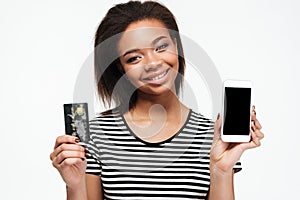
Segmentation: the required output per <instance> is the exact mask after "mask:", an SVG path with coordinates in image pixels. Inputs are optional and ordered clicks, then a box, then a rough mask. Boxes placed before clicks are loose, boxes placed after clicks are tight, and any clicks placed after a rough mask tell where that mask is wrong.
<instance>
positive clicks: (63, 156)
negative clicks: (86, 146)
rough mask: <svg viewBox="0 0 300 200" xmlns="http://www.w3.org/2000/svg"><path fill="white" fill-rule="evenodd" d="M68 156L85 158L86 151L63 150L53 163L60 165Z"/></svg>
mask: <svg viewBox="0 0 300 200" xmlns="http://www.w3.org/2000/svg"><path fill="white" fill-rule="evenodd" d="M68 158H79V159H82V158H83V159H85V158H86V156H85V152H82V151H63V152H61V153H60V154H58V155H57V156H56V157H54V159H53V163H55V164H58V165H60V164H61V163H62V162H63V161H64V160H65V159H68Z"/></svg>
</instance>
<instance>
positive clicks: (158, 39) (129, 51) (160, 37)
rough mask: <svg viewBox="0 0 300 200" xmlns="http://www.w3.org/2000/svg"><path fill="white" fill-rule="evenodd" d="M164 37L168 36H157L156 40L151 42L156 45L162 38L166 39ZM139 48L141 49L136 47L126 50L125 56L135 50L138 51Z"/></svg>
mask: <svg viewBox="0 0 300 200" xmlns="http://www.w3.org/2000/svg"><path fill="white" fill-rule="evenodd" d="M164 38H167V36H164V35H162V36H159V37H158V38H156V39H155V40H153V41H152V42H151V44H152V45H154V44H156V43H157V42H159V41H160V40H161V39H164ZM138 50H140V49H138V48H136V49H130V50H128V51H126V52H125V53H124V54H123V57H125V56H126V55H127V54H130V53H134V52H136V51H138Z"/></svg>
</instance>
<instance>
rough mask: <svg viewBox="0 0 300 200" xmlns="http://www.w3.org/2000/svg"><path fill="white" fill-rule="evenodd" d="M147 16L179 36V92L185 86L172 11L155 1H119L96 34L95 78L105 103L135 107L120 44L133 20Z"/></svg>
mask: <svg viewBox="0 0 300 200" xmlns="http://www.w3.org/2000/svg"><path fill="white" fill-rule="evenodd" d="M145 19H156V20H159V21H160V22H162V23H163V24H164V25H165V26H166V28H168V29H169V32H170V36H171V38H172V39H176V42H177V50H178V61H179V69H178V72H179V75H177V77H176V79H175V88H176V94H177V95H178V93H179V89H180V88H181V85H182V76H183V75H184V70H185V60H184V56H183V48H182V43H181V39H180V35H179V30H178V26H177V23H176V20H175V17H174V16H173V14H172V13H171V11H170V10H169V9H168V8H166V7H165V6H163V5H161V4H159V3H157V2H153V1H145V2H143V3H142V2H140V1H129V2H127V3H121V4H117V5H115V6H114V7H112V8H111V9H109V11H108V12H107V14H106V16H105V17H104V18H103V20H102V21H101V23H100V25H99V27H98V29H97V32H96V35H95V51H94V56H95V58H94V59H95V78H96V83H97V89H98V94H99V95H100V97H101V99H102V101H103V103H104V104H105V105H109V106H111V103H112V102H114V103H116V104H117V105H120V106H121V107H122V109H121V110H122V111H123V112H125V111H127V110H129V109H131V108H133V107H134V106H135V104H136V101H137V92H136V88H135V87H134V86H133V85H132V84H131V83H130V81H128V80H126V79H123V78H122V76H123V75H124V72H123V70H122V66H121V63H120V60H119V55H118V51H117V45H118V42H119V39H120V37H121V33H122V32H124V31H125V30H126V28H127V27H128V26H129V25H130V24H131V23H133V22H137V21H142V20H145ZM118 82H119V83H118ZM117 83H118V84H117ZM120 83H121V84H120ZM131 91H132V92H131ZM131 94H132V95H131Z"/></svg>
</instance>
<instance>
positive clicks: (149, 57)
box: [144, 49, 163, 72]
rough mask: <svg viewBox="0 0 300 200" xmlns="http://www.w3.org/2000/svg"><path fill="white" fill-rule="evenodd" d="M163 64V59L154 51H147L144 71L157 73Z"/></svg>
mask: <svg viewBox="0 0 300 200" xmlns="http://www.w3.org/2000/svg"><path fill="white" fill-rule="evenodd" d="M162 63H163V62H162V59H161V57H160V56H159V55H158V54H157V53H156V52H155V51H154V50H153V49H148V50H147V53H146V54H145V65H144V69H145V71H146V72H149V71H156V70H157V69H159V68H160V67H161V66H162Z"/></svg>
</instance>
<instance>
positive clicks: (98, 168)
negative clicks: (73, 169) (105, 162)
mask: <svg viewBox="0 0 300 200" xmlns="http://www.w3.org/2000/svg"><path fill="white" fill-rule="evenodd" d="M94 126H95V124H94V123H93V120H91V121H90V134H89V136H88V139H87V140H86V141H85V142H80V143H79V144H80V145H82V146H83V147H85V149H86V151H87V152H86V160H87V168H86V173H87V174H93V175H97V176H101V173H102V164H101V161H100V159H99V158H100V149H99V148H98V147H97V145H96V144H95V142H94V140H93V139H94V137H93V136H95V134H96V133H95V132H94V131H93V127H94Z"/></svg>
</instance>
